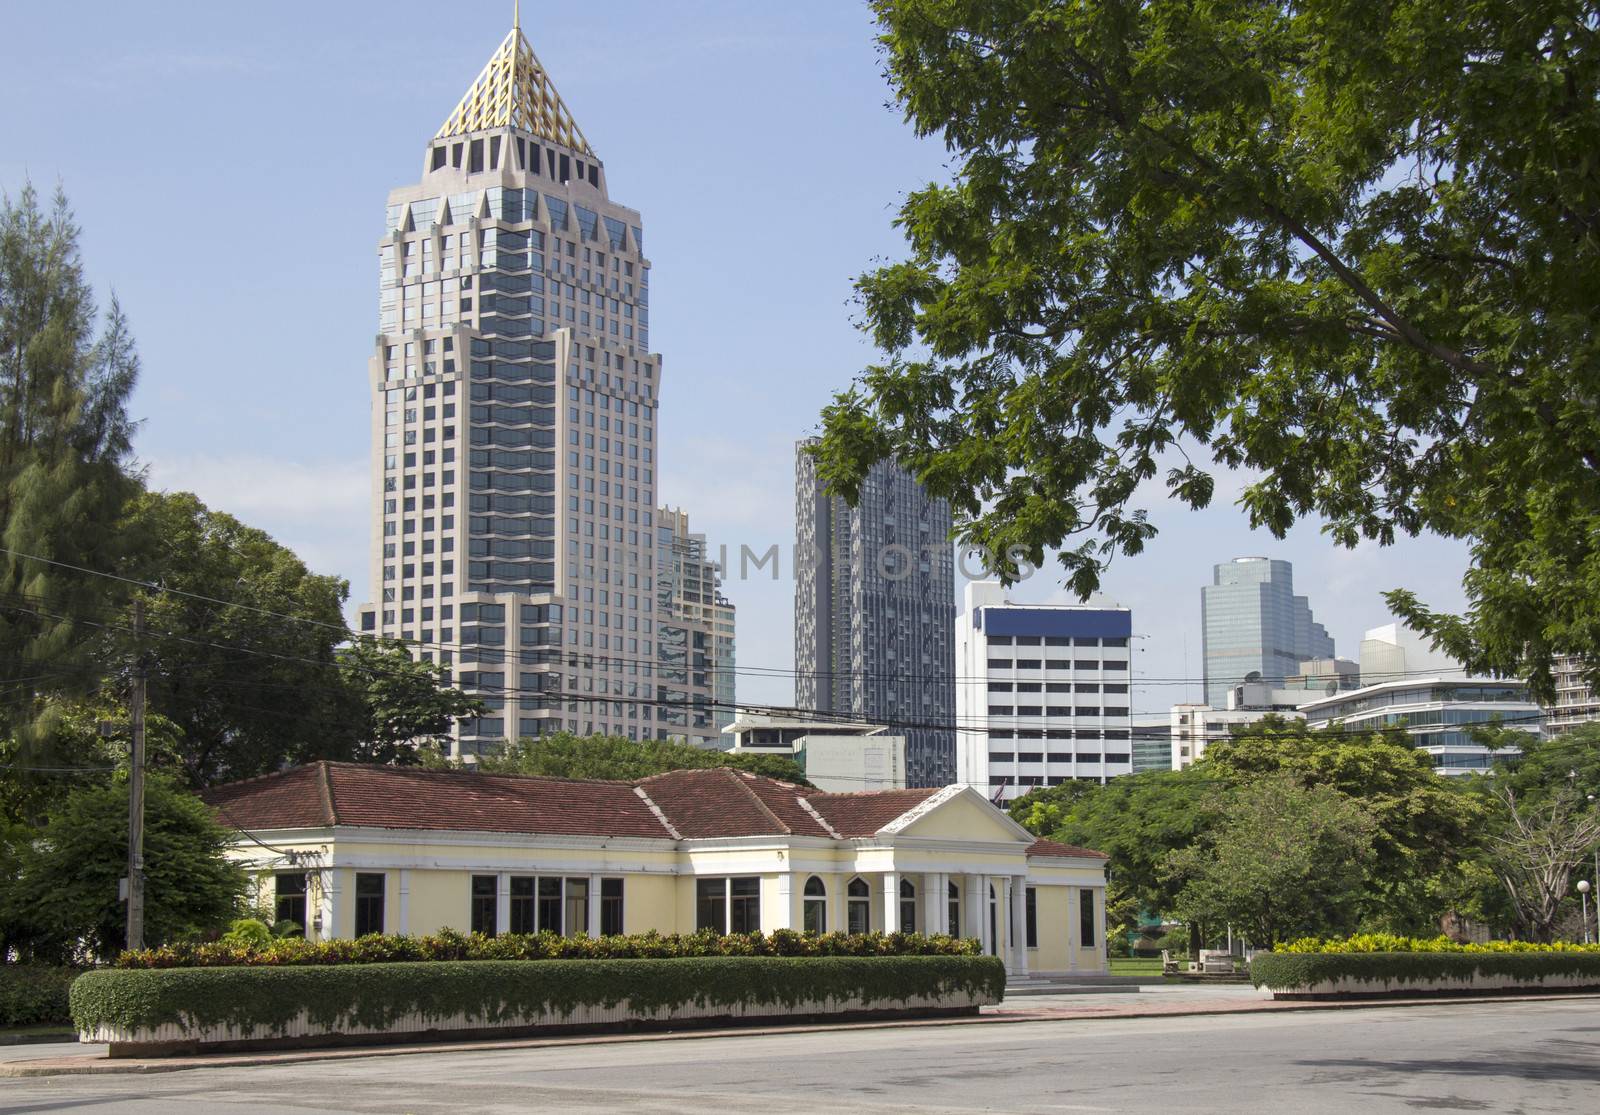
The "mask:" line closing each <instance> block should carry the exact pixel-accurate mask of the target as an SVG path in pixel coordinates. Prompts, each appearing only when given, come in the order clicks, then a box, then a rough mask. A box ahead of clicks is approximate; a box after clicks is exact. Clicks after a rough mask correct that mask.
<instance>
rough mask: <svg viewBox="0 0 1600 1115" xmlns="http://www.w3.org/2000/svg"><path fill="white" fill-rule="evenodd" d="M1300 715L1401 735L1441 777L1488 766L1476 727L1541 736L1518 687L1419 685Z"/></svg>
mask: <svg viewBox="0 0 1600 1115" xmlns="http://www.w3.org/2000/svg"><path fill="white" fill-rule="evenodd" d="M1301 711H1302V712H1303V713H1304V714H1305V717H1306V723H1307V724H1308V725H1310V726H1311V727H1313V728H1325V727H1330V726H1333V725H1338V726H1339V727H1341V728H1343V729H1344V730H1345V731H1349V732H1363V731H1384V730H1399V731H1404V732H1405V733H1406V734H1407V736H1408V737H1409V738H1410V740H1411V742H1412V744H1413V745H1414V746H1416V747H1418V748H1421V749H1422V750H1424V751H1427V752H1428V753H1429V755H1431V756H1432V759H1433V765H1434V767H1435V768H1437V769H1438V770H1439V771H1440V773H1444V774H1466V773H1469V772H1473V771H1479V772H1481V771H1486V770H1488V769H1489V768H1490V766H1491V765H1492V760H1493V757H1494V755H1495V753H1494V752H1491V751H1489V750H1488V749H1487V748H1485V747H1484V746H1483V745H1482V744H1481V743H1479V742H1478V741H1477V739H1476V738H1475V736H1474V734H1473V731H1472V729H1473V728H1474V727H1485V728H1487V727H1494V726H1501V727H1506V728H1516V729H1519V730H1522V731H1527V732H1532V733H1534V734H1538V733H1539V732H1540V731H1541V730H1542V727H1541V721H1542V714H1541V710H1540V709H1539V706H1538V705H1536V704H1534V703H1533V700H1532V698H1531V697H1530V696H1529V693H1528V687H1527V686H1526V685H1525V684H1523V683H1522V682H1518V681H1501V680H1495V681H1487V680H1486V681H1471V680H1467V681H1457V680H1436V679H1417V680H1416V681H1415V682H1411V683H1389V684H1383V685H1374V686H1369V687H1367V688H1365V689H1357V690H1354V691H1352V692H1349V693H1342V694H1339V695H1337V696H1333V697H1328V698H1325V699H1323V700H1320V701H1313V702H1311V703H1309V704H1306V705H1304V706H1302V708H1301ZM1506 753H1514V752H1502V754H1506Z"/></svg>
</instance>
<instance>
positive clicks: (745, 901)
mask: <svg viewBox="0 0 1600 1115" xmlns="http://www.w3.org/2000/svg"><path fill="white" fill-rule="evenodd" d="M728 891H729V906H728V932H730V933H759V932H761V877H760V876H759V875H748V876H744V877H742V878H738V879H730V880H728Z"/></svg>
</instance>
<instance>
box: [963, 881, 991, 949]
mask: <svg viewBox="0 0 1600 1115" xmlns="http://www.w3.org/2000/svg"><path fill="white" fill-rule="evenodd" d="M982 883H983V876H982V875H963V876H961V892H962V893H961V920H962V921H964V922H966V926H965V927H964V928H963V929H962V931H961V935H962V936H963V937H970V938H972V939H973V940H974V941H977V942H978V943H979V947H980V948H981V947H982V945H983V940H984V936H985V934H984V931H983V923H984V922H985V921H986V920H987V912H986V911H985V910H984V902H983V896H982V894H981V893H980V891H981V889H982Z"/></svg>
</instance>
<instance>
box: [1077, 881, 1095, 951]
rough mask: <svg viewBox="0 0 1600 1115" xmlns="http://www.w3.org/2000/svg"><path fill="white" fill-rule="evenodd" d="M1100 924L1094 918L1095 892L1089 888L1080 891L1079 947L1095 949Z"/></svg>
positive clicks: (1082, 888)
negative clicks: (1096, 932) (1096, 928)
mask: <svg viewBox="0 0 1600 1115" xmlns="http://www.w3.org/2000/svg"><path fill="white" fill-rule="evenodd" d="M1097 924H1099V922H1098V919H1097V918H1096V917H1095V916H1094V891H1093V890H1091V889H1090V888H1089V887H1081V888H1079V890H1078V947H1079V948H1086V949H1087V948H1093V947H1094V943H1095V926H1096V925H1097Z"/></svg>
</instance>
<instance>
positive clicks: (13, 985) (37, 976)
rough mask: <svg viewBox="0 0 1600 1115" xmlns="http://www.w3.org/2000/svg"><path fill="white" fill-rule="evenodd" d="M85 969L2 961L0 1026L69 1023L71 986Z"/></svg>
mask: <svg viewBox="0 0 1600 1115" xmlns="http://www.w3.org/2000/svg"><path fill="white" fill-rule="evenodd" d="M80 971H81V969H78V968H56V967H52V966H50V965H47V964H0V1026H50V1025H61V1026H65V1025H66V1024H67V1023H68V1022H70V1021H71V1015H70V1013H69V1012H68V1010H67V988H68V987H70V986H71V985H72V981H73V980H74V979H76V978H77V977H78V975H79V973H80Z"/></svg>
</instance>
